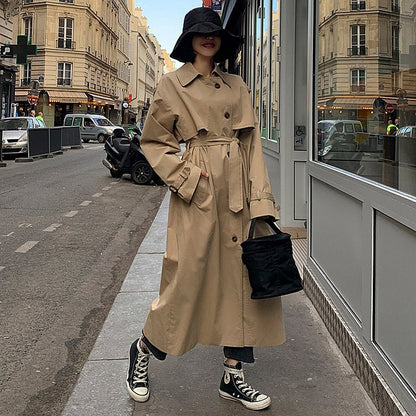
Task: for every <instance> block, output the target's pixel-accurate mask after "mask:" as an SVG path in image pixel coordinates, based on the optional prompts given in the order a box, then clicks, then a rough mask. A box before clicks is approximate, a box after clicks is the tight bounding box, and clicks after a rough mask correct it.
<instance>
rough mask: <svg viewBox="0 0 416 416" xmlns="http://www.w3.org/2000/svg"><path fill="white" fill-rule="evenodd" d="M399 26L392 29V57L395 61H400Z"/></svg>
mask: <svg viewBox="0 0 416 416" xmlns="http://www.w3.org/2000/svg"><path fill="white" fill-rule="evenodd" d="M399 54H400V52H399V26H393V27H392V28H391V55H392V58H393V59H396V60H398V59H399Z"/></svg>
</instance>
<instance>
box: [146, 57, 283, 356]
mask: <svg viewBox="0 0 416 416" xmlns="http://www.w3.org/2000/svg"><path fill="white" fill-rule="evenodd" d="M180 142H185V143H186V151H185V152H184V154H183V156H182V158H179V157H178V155H177V153H178V152H180V150H181V149H180V146H179V143H180ZM141 145H142V148H143V151H144V152H145V154H146V157H147V158H148V160H149V162H150V164H151V165H152V166H153V168H154V170H155V171H156V172H157V174H158V175H159V176H160V177H161V178H162V179H163V180H164V181H165V183H166V184H167V185H168V186H169V188H170V190H171V191H172V195H171V199H170V205H169V218H168V230H167V244H166V252H165V256H164V260H163V267H162V276H161V283H160V291H159V297H158V298H157V299H156V300H154V301H153V303H152V307H151V310H150V313H149V315H148V318H147V321H146V324H145V326H144V329H143V332H144V334H145V335H146V337H147V338H148V339H149V340H150V342H151V343H152V344H153V345H155V346H156V347H158V348H159V349H160V350H162V351H164V352H166V353H168V354H171V355H182V354H184V353H185V352H187V351H189V350H190V349H192V348H193V347H194V346H195V345H196V344H197V343H201V344H205V345H221V346H230V347H244V346H253V347H257V346H268V345H278V344H281V343H283V342H284V338H285V336H284V326H283V316H282V307H281V300H280V298H273V299H265V300H252V299H250V294H251V287H250V283H249V280H248V274H247V269H246V268H245V266H244V265H243V263H242V260H241V246H240V244H241V243H242V241H244V240H245V239H246V238H247V235H248V229H249V224H250V219H251V218H254V217H259V216H264V215H270V216H272V217H275V218H277V209H276V207H275V204H274V199H273V195H272V190H271V186H270V182H269V177H268V174H267V170H266V167H265V163H264V160H263V153H262V147H261V141H260V136H259V129H258V124H257V121H256V117H255V115H254V112H253V108H252V104H251V97H250V93H249V90H248V88H247V86H246V84H245V83H244V82H243V80H242V79H241V77H239V76H237V75H231V74H227V73H224V72H222V71H220V70H219V69H218V68H215V70H214V72H213V74H212V76H211V77H209V78H207V77H203V76H202V75H200V74H199V73H198V72H197V71H196V70H195V68H194V66H193V65H192V64H191V63H187V64H185V65H183V66H182V67H181V68H180V69H178V70H177V71H175V72H171V73H168V74H166V75H164V76H163V77H162V79H161V81H160V83H159V85H158V88H157V90H156V92H155V96H154V99H153V102H152V105H151V106H150V109H149V113H148V115H147V119H146V122H145V125H144V129H143V135H142V139H141ZM202 170H203V171H206V172H208V174H209V178H205V177H202V176H201V171H202Z"/></svg>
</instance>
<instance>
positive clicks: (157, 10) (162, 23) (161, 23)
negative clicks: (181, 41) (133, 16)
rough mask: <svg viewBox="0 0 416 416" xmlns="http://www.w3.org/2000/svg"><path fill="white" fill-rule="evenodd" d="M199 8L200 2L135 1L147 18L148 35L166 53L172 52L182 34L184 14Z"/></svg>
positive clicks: (180, 0) (185, 0)
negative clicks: (155, 40) (153, 38)
mask: <svg viewBox="0 0 416 416" xmlns="http://www.w3.org/2000/svg"><path fill="white" fill-rule="evenodd" d="M200 6H202V0H176V1H174V0H136V7H140V8H141V9H142V11H143V16H144V17H146V18H147V25H148V26H149V28H150V33H152V34H153V35H154V36H155V37H156V39H157V40H158V42H159V43H160V45H161V47H162V49H166V50H167V52H168V53H171V52H172V49H173V47H174V46H175V43H176V40H177V39H178V37H179V35H180V34H181V33H182V25H183V18H184V16H185V14H186V13H187V12H188V11H189V10H191V9H193V8H195V7H200Z"/></svg>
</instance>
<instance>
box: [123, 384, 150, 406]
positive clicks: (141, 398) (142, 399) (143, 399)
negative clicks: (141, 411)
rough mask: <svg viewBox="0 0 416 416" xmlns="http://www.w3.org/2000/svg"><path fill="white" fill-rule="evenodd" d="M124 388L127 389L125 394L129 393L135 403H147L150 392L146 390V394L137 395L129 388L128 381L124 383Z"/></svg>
mask: <svg viewBox="0 0 416 416" xmlns="http://www.w3.org/2000/svg"><path fill="white" fill-rule="evenodd" d="M126 388H127V392H128V393H129V396H130V397H131V398H132V399H133V400H134V401H135V402H140V403H143V402H147V401H148V400H149V395H150V390H149V389H147V394H143V395H142V394H137V393H135V392H134V391H133V390H132V389H131V388H130V385H129V383H128V381H126Z"/></svg>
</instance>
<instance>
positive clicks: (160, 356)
mask: <svg viewBox="0 0 416 416" xmlns="http://www.w3.org/2000/svg"><path fill="white" fill-rule="evenodd" d="M142 341H143V343H144V345H146V347H147V349H148V350H149V351H150V352H151V353H152V354H153V356H154V357H155V358H156V359H158V360H160V361H163V360H164V359H166V355H167V354H166V353H165V352H163V351H160V349H159V348H157V347H155V346H154V345H153V344H152V343H151V342H150V341H149V340H148V339H147V338H146V336H145V335H144V334H143V335H142Z"/></svg>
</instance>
